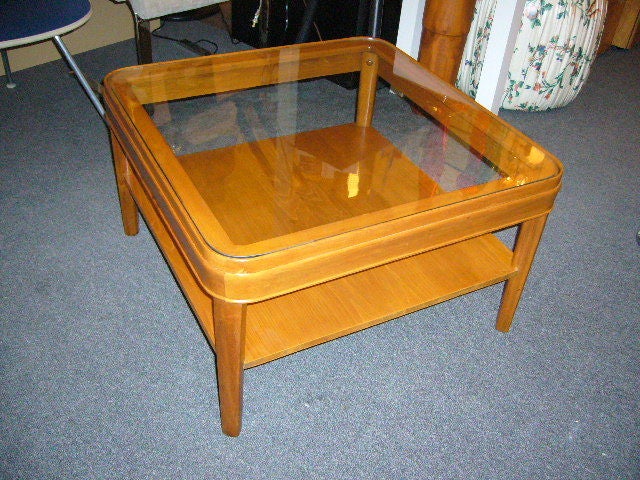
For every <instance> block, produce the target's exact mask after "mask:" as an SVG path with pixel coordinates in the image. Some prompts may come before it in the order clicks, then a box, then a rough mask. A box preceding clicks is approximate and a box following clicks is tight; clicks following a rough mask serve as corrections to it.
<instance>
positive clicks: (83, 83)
mask: <svg viewBox="0 0 640 480" xmlns="http://www.w3.org/2000/svg"><path fill="white" fill-rule="evenodd" d="M53 41H54V43H55V44H56V46H57V47H58V50H60V53H61V54H62V56H63V57H64V59H65V60H66V61H67V63H68V64H69V66H70V67H71V69H72V70H73V73H75V74H76V77H77V78H78V82H80V85H81V86H82V89H83V90H84V91H85V93H86V94H87V96H88V97H89V100H91V103H93V106H94V107H95V108H96V110H97V111H98V113H99V114H100V116H101V117H102V118H103V119H104V118H105V117H104V107H103V106H102V103H100V99H98V96H97V95H96V94H95V92H94V91H93V90H92V88H91V86H90V85H89V82H88V81H87V79H86V77H85V76H84V74H83V73H82V71H81V70H80V68H79V67H78V64H77V63H76V62H75V60H74V59H73V57H72V56H71V53H70V52H69V50H68V49H67V46H66V45H65V44H64V42H63V41H62V39H61V38H60V37H59V36H58V35H56V36H55V37H53Z"/></svg>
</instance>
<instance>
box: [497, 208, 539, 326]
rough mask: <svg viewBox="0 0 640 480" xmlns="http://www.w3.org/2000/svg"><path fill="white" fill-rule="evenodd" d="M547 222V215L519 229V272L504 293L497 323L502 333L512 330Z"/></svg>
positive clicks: (515, 260) (516, 255) (515, 253)
mask: <svg viewBox="0 0 640 480" xmlns="http://www.w3.org/2000/svg"><path fill="white" fill-rule="evenodd" d="M546 222H547V215H543V216H541V217H537V218H534V219H532V220H527V221H526V222H524V223H522V224H521V225H520V228H519V229H518V236H517V238H516V243H515V248H514V250H513V263H514V265H515V266H516V268H517V269H518V272H517V273H516V274H515V275H514V276H513V277H511V278H510V279H509V280H507V281H506V283H505V286H504V291H503V292H502V302H501V304H500V310H499V311H498V320H497V321H496V328H497V329H498V330H500V331H501V332H508V331H509V330H510V329H511V322H512V321H513V316H514V314H515V312H516V308H518V302H519V301H520V296H521V295H522V290H523V289H524V285H525V283H526V281H527V276H528V275H529V270H530V269H531V264H532V263H533V258H534V256H535V254H536V250H537V249H538V244H539V243H540V238H541V237H542V232H543V231H544V225H545V223H546Z"/></svg>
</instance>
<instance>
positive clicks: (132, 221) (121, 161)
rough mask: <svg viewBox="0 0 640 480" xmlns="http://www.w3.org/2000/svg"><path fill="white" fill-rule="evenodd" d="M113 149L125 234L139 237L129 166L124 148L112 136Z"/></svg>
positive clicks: (136, 209)
mask: <svg viewBox="0 0 640 480" xmlns="http://www.w3.org/2000/svg"><path fill="white" fill-rule="evenodd" d="M111 149H112V151H113V165H114V169H115V172H116V184H117V186H118V197H119V198H120V213H121V215H122V225H123V226H124V233H125V234H127V235H137V234H138V231H139V224H138V207H137V206H136V202H135V200H134V199H133V196H132V195H131V192H130V191H129V186H128V185H127V181H126V179H127V176H128V175H130V172H129V168H130V167H129V164H128V162H127V157H126V156H125V153H124V151H123V150H122V146H121V145H120V142H118V139H117V138H116V137H115V136H114V135H113V134H111Z"/></svg>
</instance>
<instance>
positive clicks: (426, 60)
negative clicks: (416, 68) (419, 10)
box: [418, 0, 476, 85]
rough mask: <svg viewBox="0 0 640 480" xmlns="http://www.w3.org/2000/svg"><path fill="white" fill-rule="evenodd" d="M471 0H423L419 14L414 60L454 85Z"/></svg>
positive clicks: (469, 22) (469, 16) (464, 40)
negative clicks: (417, 50) (420, 19)
mask: <svg viewBox="0 0 640 480" xmlns="http://www.w3.org/2000/svg"><path fill="white" fill-rule="evenodd" d="M475 3H476V2H475V0H427V5H426V7H425V9H424V15H423V17H422V38H421V40H420V54H419V56H418V61H419V62H420V63H421V64H422V65H424V66H425V68H427V69H428V70H429V71H431V72H433V73H435V74H436V75H437V76H439V77H440V78H442V79H443V80H445V81H446V82H448V83H450V84H452V85H453V84H454V83H455V81H456V77H457V75H458V68H459V66H460V60H461V59H462V53H463V51H464V45H465V42H466V40H467V34H468V33H469V28H470V27H471V21H472V20H473V7H474V5H475Z"/></svg>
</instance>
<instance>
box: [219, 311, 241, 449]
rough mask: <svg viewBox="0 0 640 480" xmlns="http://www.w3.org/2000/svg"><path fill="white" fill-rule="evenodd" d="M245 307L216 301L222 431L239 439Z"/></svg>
mask: <svg viewBox="0 0 640 480" xmlns="http://www.w3.org/2000/svg"><path fill="white" fill-rule="evenodd" d="M246 311H247V307H246V305H243V304H239V303H229V302H224V301H221V300H214V302H213V323H214V330H215V333H216V343H215V350H216V369H217V372H218V395H219V398H220V418H221V420H222V431H223V432H224V433H226V434H227V435H229V436H232V437H237V436H238V435H239V434H240V429H241V427H242V377H243V369H244V348H245V347H244V343H245V330H246Z"/></svg>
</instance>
